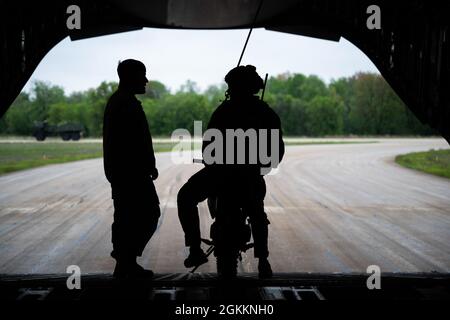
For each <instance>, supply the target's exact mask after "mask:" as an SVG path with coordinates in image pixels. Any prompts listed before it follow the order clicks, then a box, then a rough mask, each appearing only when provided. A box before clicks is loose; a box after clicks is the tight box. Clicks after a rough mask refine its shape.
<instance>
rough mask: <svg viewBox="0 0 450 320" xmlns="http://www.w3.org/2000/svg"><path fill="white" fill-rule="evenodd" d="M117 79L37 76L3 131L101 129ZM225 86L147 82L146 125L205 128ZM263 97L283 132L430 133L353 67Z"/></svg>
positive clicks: (289, 83)
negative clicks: (70, 85)
mask: <svg viewBox="0 0 450 320" xmlns="http://www.w3.org/2000/svg"><path fill="white" fill-rule="evenodd" d="M117 86H118V84H117V83H116V82H102V83H101V84H100V85H99V86H98V87H97V88H93V89H89V90H86V91H82V92H74V93H72V94H70V95H67V94H65V92H64V90H63V88H61V87H60V86H57V85H52V84H50V83H46V82H42V81H35V82H34V83H33V85H32V87H31V89H30V90H29V92H22V93H20V95H19V96H18V97H17V98H16V100H15V101H14V103H13V104H12V106H11V107H10V108H9V110H8V111H7V113H6V114H5V115H4V116H3V117H2V118H1V119H0V134H10V135H31V134H32V132H33V128H34V124H35V123H36V122H38V121H44V120H46V121H47V122H48V123H49V124H54V125H58V124H62V123H64V122H78V123H81V124H82V125H83V126H84V127H85V136H89V137H100V136H101V135H102V125H103V112H104V108H105V105H106V102H107V100H108V98H109V97H110V96H111V94H112V93H113V92H114V91H115V90H116V89H117ZM225 90H226V85H225V84H224V83H223V84H220V85H212V86H209V87H208V88H207V89H206V90H204V91H203V92H201V91H200V90H198V88H197V86H196V84H195V83H194V82H192V81H189V80H188V81H187V82H186V83H185V84H184V85H182V86H181V87H180V88H179V90H177V91H176V92H174V93H172V92H171V91H170V90H169V89H168V88H167V86H165V85H164V84H163V83H161V82H159V81H150V82H149V83H148V88H147V92H146V93H145V94H144V95H140V96H138V98H139V99H140V100H141V101H142V106H143V109H144V112H145V114H146V116H147V119H148V121H149V124H150V127H151V131H152V134H153V135H156V136H169V135H170V134H171V133H172V131H173V130H175V129H177V128H186V129H188V130H189V131H190V132H191V133H193V124H194V120H200V121H203V125H204V128H203V129H205V127H206V125H207V123H208V121H209V118H210V116H211V113H212V112H213V111H214V109H215V108H216V107H217V106H218V105H219V104H220V102H221V101H223V100H224V97H225V96H224V93H225ZM264 100H265V101H266V102H267V103H268V104H269V105H270V106H271V107H272V108H273V109H274V110H275V111H276V112H277V113H278V115H279V116H280V119H281V123H282V128H283V132H284V134H285V135H287V136H326V135H431V134H435V132H434V131H433V130H432V129H430V128H429V127H428V126H426V125H424V124H422V123H421V122H420V121H418V120H417V119H416V117H415V116H414V115H413V114H412V113H411V112H410V111H409V109H408V108H407V107H406V106H405V105H404V103H403V102H402V101H401V100H400V99H399V98H398V96H397V95H396V94H395V92H394V91H393V90H392V89H391V87H390V86H389V85H388V84H387V83H386V81H385V80H384V79H383V78H382V77H381V76H380V75H378V74H374V73H357V74H355V75H353V76H351V77H343V78H340V79H337V80H333V81H331V82H330V83H329V84H326V83H325V82H323V81H322V80H321V79H320V78H319V77H317V76H314V75H311V76H305V75H303V74H299V73H296V74H291V73H284V74H280V75H278V76H273V77H270V78H269V80H268V83H267V88H266V93H265V97H264Z"/></svg>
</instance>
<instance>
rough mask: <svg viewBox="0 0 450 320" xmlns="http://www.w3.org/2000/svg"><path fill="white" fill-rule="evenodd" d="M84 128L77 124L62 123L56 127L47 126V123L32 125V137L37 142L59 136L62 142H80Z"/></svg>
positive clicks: (40, 122) (41, 122)
mask: <svg viewBox="0 0 450 320" xmlns="http://www.w3.org/2000/svg"><path fill="white" fill-rule="evenodd" d="M83 133H84V127H83V125H82V124H81V123H77V122H64V123H61V124H58V125H51V124H48V122H47V121H39V122H35V123H34V131H33V136H34V137H35V138H36V140H38V141H44V140H45V139H46V138H47V137H51V136H61V138H62V139H63V140H64V141H68V140H75V141H76V140H80V138H81V137H82V136H83Z"/></svg>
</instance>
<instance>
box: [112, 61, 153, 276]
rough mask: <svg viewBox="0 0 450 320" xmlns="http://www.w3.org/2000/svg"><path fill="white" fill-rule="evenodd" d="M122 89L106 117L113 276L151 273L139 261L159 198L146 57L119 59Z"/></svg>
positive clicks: (149, 236)
mask: <svg viewBox="0 0 450 320" xmlns="http://www.w3.org/2000/svg"><path fill="white" fill-rule="evenodd" d="M117 73H118V75H119V78H120V83H119V88H118V89H117V91H116V92H115V93H114V94H113V95H112V96H111V97H110V99H109V101H108V104H107V105H106V109H105V115H104V122H103V159H104V168H105V174H106V178H107V179H108V181H109V182H110V183H111V189H112V198H113V202H114V222H113V224H112V244H113V251H112V252H111V256H112V257H113V258H114V259H116V267H115V269H114V276H115V277H117V278H124V277H151V276H153V272H152V271H151V270H145V269H144V268H142V267H141V266H140V265H139V264H137V262H136V257H138V256H141V254H142V252H143V250H144V248H145V246H146V244H147V242H148V241H149V240H150V238H151V237H152V235H153V233H154V232H155V230H156V227H157V224H158V219H159V217H160V208H159V199H158V195H157V194H156V189H155V186H154V184H153V180H155V179H156V178H157V177H158V170H157V169H156V166H155V155H154V151H153V145H152V137H151V135H150V130H149V127H148V123H147V119H146V117H145V114H144V111H143V109H142V106H141V103H140V101H139V100H137V99H136V97H135V94H141V93H145V86H146V84H147V83H148V80H147V78H146V75H145V73H146V69H145V66H144V64H143V63H142V62H140V61H137V60H132V59H128V60H125V61H122V62H120V63H119V66H118V67H117Z"/></svg>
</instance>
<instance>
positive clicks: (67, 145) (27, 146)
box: [0, 142, 173, 174]
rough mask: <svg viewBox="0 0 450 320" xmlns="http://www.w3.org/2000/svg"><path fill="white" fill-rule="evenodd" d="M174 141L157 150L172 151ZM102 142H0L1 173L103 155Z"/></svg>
mask: <svg viewBox="0 0 450 320" xmlns="http://www.w3.org/2000/svg"><path fill="white" fill-rule="evenodd" d="M172 146H173V144H172V143H155V144H154V148H155V152H163V151H170V150H171V149H172ZM102 155H103V151H102V144H101V143H97V142H94V143H83V142H43V143H36V142H24V143H9V142H0V174H4V173H8V172H13V171H18V170H24V169H29V168H34V167H40V166H44V165H47V164H54V163H64V162H69V161H77V160H84V159H92V158H99V157H102Z"/></svg>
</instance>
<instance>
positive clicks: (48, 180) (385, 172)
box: [0, 139, 450, 273]
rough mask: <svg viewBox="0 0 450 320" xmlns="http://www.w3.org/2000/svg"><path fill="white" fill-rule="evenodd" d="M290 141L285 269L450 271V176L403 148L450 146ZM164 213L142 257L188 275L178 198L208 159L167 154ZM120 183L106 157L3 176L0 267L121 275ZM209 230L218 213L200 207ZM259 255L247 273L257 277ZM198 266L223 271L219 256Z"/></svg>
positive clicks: (274, 199)
mask: <svg viewBox="0 0 450 320" xmlns="http://www.w3.org/2000/svg"><path fill="white" fill-rule="evenodd" d="M370 140H371V141H373V140H379V141H380V142H379V143H368V144H342V145H315V146H293V147H288V148H287V152H286V157H285V160H284V161H283V163H282V165H281V167H280V169H279V172H278V173H277V174H275V175H272V176H269V177H267V178H266V181H267V184H268V194H267V197H266V211H267V213H268V215H269V219H270V221H271V225H270V226H269V233H270V240H269V241H270V252H271V255H270V261H271V263H272V267H273V269H274V272H366V268H367V267H368V266H369V265H372V264H375V265H378V266H379V267H380V268H381V271H382V272H431V271H437V272H450V180H448V179H444V178H440V177H435V176H432V175H429V174H425V173H420V172H416V171H413V170H409V169H405V168H403V167H400V166H398V165H397V164H395V163H394V161H393V159H394V157H395V155H397V154H403V153H408V152H413V151H422V150H429V149H431V148H448V147H449V146H448V144H447V143H446V142H445V140H443V139H370ZM157 164H158V168H159V171H160V177H159V178H158V180H157V183H156V186H157V190H158V194H159V196H160V200H161V211H162V217H161V219H160V224H159V227H158V230H157V232H156V234H155V236H154V237H153V239H152V240H151V241H150V244H149V245H148V246H147V248H146V250H145V254H144V255H143V257H142V258H141V259H140V260H141V263H142V264H143V265H144V266H145V267H149V268H152V269H153V270H154V271H156V272H159V273H161V272H185V271H186V269H185V268H184V267H183V259H184V258H185V257H186V254H187V251H186V250H185V248H184V244H183V234H182V230H181V226H180V224H179V222H178V217H177V209H176V195H177V192H178V190H179V189H180V187H181V186H182V184H183V183H184V182H185V181H186V180H187V179H188V178H189V177H190V176H191V175H192V174H193V173H194V172H196V171H197V170H199V169H200V168H201V165H197V164H190V165H187V164H181V165H180V164H177V165H175V164H173V163H172V161H171V155H170V153H161V154H158V156H157ZM112 214H113V209H112V200H111V199H110V188H109V184H108V183H107V181H106V179H105V178H104V175H103V167H102V160H101V159H94V160H85V161H79V162H72V163H66V164H60V165H49V166H46V167H41V168H36V169H31V170H26V171H22V172H17V173H11V174H7V175H4V176H1V177H0V273H64V272H65V271H66V267H67V266H69V265H78V266H80V268H81V271H82V272H83V273H91V272H112V270H113V267H114V260H113V259H112V258H110V256H109V252H110V251H111V243H110V238H111V233H110V227H111V223H112ZM200 214H201V218H202V220H201V221H202V232H203V234H204V235H208V234H209V225H210V223H211V219H210V217H209V214H208V212H207V208H206V204H201V207H200ZM255 267H256V263H255V261H254V258H253V256H252V252H250V253H249V254H247V255H246V256H245V257H244V259H243V262H242V263H241V265H240V269H241V272H256V268H255ZM198 271H199V272H215V261H214V259H210V262H209V263H208V264H206V265H204V266H202V267H201V268H200V269H199V270H198Z"/></svg>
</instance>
